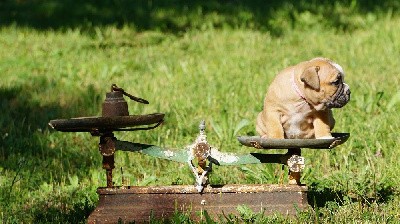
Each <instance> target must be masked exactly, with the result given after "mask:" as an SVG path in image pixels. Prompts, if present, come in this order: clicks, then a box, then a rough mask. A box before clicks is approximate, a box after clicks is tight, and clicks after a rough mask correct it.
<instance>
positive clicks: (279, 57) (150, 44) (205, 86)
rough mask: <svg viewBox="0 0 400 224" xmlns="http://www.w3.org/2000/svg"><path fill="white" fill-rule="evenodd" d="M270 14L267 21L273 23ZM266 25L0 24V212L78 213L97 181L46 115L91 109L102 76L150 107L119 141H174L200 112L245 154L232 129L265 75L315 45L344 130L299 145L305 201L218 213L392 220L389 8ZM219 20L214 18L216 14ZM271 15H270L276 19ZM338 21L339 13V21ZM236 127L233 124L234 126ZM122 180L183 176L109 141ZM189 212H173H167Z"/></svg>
mask: <svg viewBox="0 0 400 224" xmlns="http://www.w3.org/2000/svg"><path fill="white" fill-rule="evenodd" d="M285 16H286V15H283V17H279V16H277V17H274V18H278V19H277V20H271V21H272V22H274V23H271V24H272V25H273V26H272V25H271V26H272V27H279V26H278V25H276V24H280V23H281V22H282V23H284V20H283V19H282V18H285ZM296 16H297V17H296V18H297V19H296V23H295V25H288V24H286V25H285V24H283V25H282V26H280V27H281V29H279V32H276V30H275V31H274V32H270V31H269V29H272V28H271V27H266V28H265V29H257V28H252V26H250V25H248V24H247V25H246V24H245V25H244V26H243V27H241V26H237V27H234V26H229V24H228V25H227V26H221V27H215V26H213V22H214V23H216V22H215V21H214V19H211V20H209V18H208V20H207V21H211V22H210V23H204V24H206V25H204V26H195V27H194V28H188V29H185V30H184V31H179V32H178V31H177V32H169V31H164V30H163V29H144V30H138V29H137V28H135V27H133V26H129V25H125V26H119V25H118V26H117V25H107V26H90V27H70V28H68V27H67V28H64V29H36V28H32V27H30V26H19V25H18V24H11V25H4V26H2V27H1V28H0V77H1V82H0V106H1V108H0V127H1V131H0V220H1V221H2V222H3V223H40V222H51V223H60V222H70V223H78V222H85V220H86V218H87V216H88V215H89V214H90V212H91V211H92V210H93V209H94V207H95V206H96V203H97V195H96V188H97V187H99V186H105V175H104V172H103V170H102V168H101V156H100V153H99V152H98V148H97V139H96V138H93V137H91V136H90V134H88V133H59V132H55V131H53V130H50V129H49V127H48V126H47V123H48V121H49V120H51V119H57V118H70V117H79V116H97V115H100V114H101V103H102V101H103V100H104V98H105V92H107V91H109V88H110V85H111V84H112V83H116V84H118V85H119V86H121V87H123V88H124V89H125V90H126V91H127V92H129V93H131V94H133V95H136V96H139V97H142V98H145V99H147V100H149V101H150V104H149V105H141V104H137V103H135V102H129V106H130V114H145V113H154V112H162V113H165V114H166V117H165V124H163V125H162V126H161V127H159V128H157V129H155V130H152V131H146V132H130V133H118V134H117V137H118V138H119V139H121V140H128V141H135V142H141V143H147V144H155V145H159V146H162V147H168V148H176V149H181V148H183V147H184V146H186V145H189V144H191V143H192V141H193V140H194V139H195V137H196V135H197V133H198V129H197V127H198V124H199V121H200V120H202V119H204V120H206V123H207V133H208V140H209V142H210V143H211V144H212V145H214V146H216V147H218V148H219V149H220V150H221V151H224V152H240V153H246V152H254V150H252V149H250V148H246V147H242V146H241V145H240V144H239V143H238V142H237V141H236V138H235V135H255V134H256V133H255V127H254V120H255V117H256V115H257V113H258V112H259V111H260V110H261V108H262V102H263V97H264V94H265V91H266V88H267V86H268V84H269V83H270V82H271V80H272V78H273V77H274V75H275V74H276V73H277V72H278V71H279V70H281V69H283V68H285V67H286V66H289V65H292V64H295V63H298V62H300V61H304V60H308V59H310V58H313V57H316V56H324V57H328V58H331V59H333V60H335V61H336V62H338V63H339V64H341V65H342V67H343V68H344V69H345V72H346V78H345V80H346V82H347V83H348V84H349V85H350V87H351V90H352V95H351V101H350V103H349V104H348V105H347V106H345V107H344V108H343V109H339V110H335V111H334V116H335V118H336V120H337V125H336V127H335V130H334V131H336V132H350V133H351V137H350V139H349V140H348V142H347V143H346V144H344V145H341V146H339V147H337V148H335V149H333V150H326V151H325V150H324V151H321V150H319V151H315V150H308V151H307V150H304V153H303V155H304V157H305V158H306V169H305V171H304V173H303V176H302V182H304V183H305V184H307V185H308V186H309V188H310V193H309V194H310V199H309V201H310V202H311V203H312V208H311V209H310V210H309V211H304V212H301V213H299V214H298V216H297V217H291V218H288V217H281V216H265V215H262V214H252V213H250V212H248V211H247V210H246V209H243V208H240V210H241V212H242V213H241V214H242V215H241V216H238V217H235V218H232V219H225V222H227V223H232V222H238V223H241V222H250V223H251V222H255V223H259V222H283V223H288V222H292V223H298V222H301V223H310V222H316V223H331V222H334V223H398V222H400V215H399V214H400V188H399V186H400V181H399V178H398V174H399V172H400V166H399V164H398V158H400V145H399V142H400V137H399V135H398V134H397V132H398V131H399V129H400V119H399V116H398V114H397V113H398V112H399V109H400V91H399V85H400V72H399V58H400V41H399V40H400V16H398V15H397V14H396V13H394V12H392V11H390V10H389V11H383V12H380V13H366V14H354V15H353V16H352V17H351V18H352V19H354V20H352V22H353V23H349V24H350V25H354V27H352V26H349V27H352V28H351V29H343V26H338V27H334V26H327V24H323V23H322V24H321V23H319V21H320V20H321V17H318V16H316V17H314V16H313V14H311V13H310V12H307V11H305V12H302V13H298V14H297V15H296ZM223 18H225V17H223ZM279 18H281V19H282V21H280V20H279ZM346 24H347V23H346ZM243 120H248V121H249V125H247V126H246V127H244V128H243V129H240V131H239V132H238V133H236V132H235V130H236V127H237V126H238V124H239V123H240V122H241V121H243ZM116 167H117V169H116V172H115V178H114V179H115V182H116V185H120V184H121V174H120V173H119V172H118V170H119V169H120V167H122V168H123V169H124V173H125V175H126V176H127V177H128V178H129V181H130V183H131V184H132V185H141V186H143V185H170V184H173V183H179V184H192V183H193V179H192V175H191V173H190V171H189V169H188V168H187V167H182V165H181V164H178V163H173V162H168V161H162V160H159V159H154V158H150V157H148V156H145V155H141V154H135V153H126V152H117V156H116ZM280 172H281V167H280V166H278V165H247V166H238V167H215V169H214V172H213V174H212V176H211V182H212V183H213V184H224V183H278V181H279V176H280ZM182 221H185V222H190V221H189V220H187V219H186V218H185V217H184V215H182V217H181V216H179V215H177V217H175V219H173V220H172V222H176V223H179V222H182Z"/></svg>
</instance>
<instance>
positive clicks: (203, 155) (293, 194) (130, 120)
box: [49, 84, 350, 223]
mask: <svg viewBox="0 0 400 224" xmlns="http://www.w3.org/2000/svg"><path fill="white" fill-rule="evenodd" d="M124 95H125V96H127V97H129V98H130V99H131V100H134V101H137V102H140V103H144V104H148V101H146V100H144V99H141V98H138V97H135V96H132V95H130V94H128V93H126V92H125V91H124V90H123V89H122V88H119V87H118V86H116V85H115V84H113V85H112V86H111V91H110V92H108V93H106V99H105V101H104V102H103V105H102V116H101V117H80V118H71V119H57V120H51V121H50V122H49V125H50V127H51V128H53V129H55V130H57V131H62V132H89V133H90V134H91V135H92V136H95V137H99V140H100V141H99V151H100V153H101V155H102V156H103V162H102V163H103V169H105V171H106V178H107V186H106V187H100V188H98V189H97V193H98V195H99V202H98V205H97V207H96V208H95V210H94V211H93V212H92V213H91V214H90V216H89V218H88V223H117V222H121V221H122V222H133V221H134V222H136V223H142V222H149V220H150V217H151V218H155V219H161V218H166V219H168V218H170V217H172V215H173V214H174V213H175V212H176V211H179V212H183V213H188V212H189V213H190V214H191V217H192V218H193V219H199V215H198V214H199V213H200V214H203V212H205V211H207V214H208V215H210V216H211V217H218V215H222V214H236V215H237V214H238V211H237V207H238V206H241V205H245V206H247V207H248V208H250V209H252V210H253V211H254V212H260V211H264V212H265V214H273V213H281V214H283V215H295V214H296V212H297V211H298V210H303V209H305V208H307V207H308V206H309V204H308V199H307V191H308V188H307V186H306V185H304V184H301V183H300V177H301V172H302V170H303V169H304V166H305V163H304V157H302V156H301V148H309V149H332V148H334V147H336V146H337V145H340V144H342V143H344V142H346V141H347V139H348V138H349V136H350V134H348V133H333V134H332V135H333V138H332V139H264V138H261V137H259V136H239V137H238V140H239V142H240V143H241V144H243V145H245V146H248V147H253V148H256V149H259V150H260V151H261V150H265V149H287V150H288V151H287V153H285V154H264V153H250V154H241V155H239V154H234V153H224V152H220V151H218V150H217V149H216V148H214V147H212V146H211V145H210V144H209V143H208V142H207V136H206V133H205V122H204V121H201V122H200V125H199V135H198V136H197V138H196V139H195V141H194V143H193V144H191V145H189V146H187V147H186V148H185V149H183V150H169V149H163V148H160V147H158V146H155V145H147V144H141V143H133V142H128V141H120V140H118V139H117V138H116V137H115V136H114V134H113V132H115V131H140V130H150V129H154V128H156V127H158V126H159V125H160V124H161V123H162V122H163V120H164V114H162V113H154V114H146V115H129V112H128V104H127V102H126V101H125V99H124V97H123V96H124ZM116 150H122V151H129V152H139V153H143V154H147V155H149V156H153V157H157V158H161V159H167V160H170V161H175V162H180V163H185V164H187V165H188V166H189V167H190V170H191V171H192V173H193V176H194V179H195V183H194V184H193V185H171V186H146V187H142V186H114V184H113V169H114V168H115V163H114V153H115V151H116ZM261 163H278V164H282V165H285V166H288V168H289V175H288V176H289V180H288V184H226V185H213V184H212V183H210V182H209V179H208V174H209V173H210V172H211V170H212V166H213V165H214V166H215V165H219V166H225V165H230V166H233V165H244V164H261Z"/></svg>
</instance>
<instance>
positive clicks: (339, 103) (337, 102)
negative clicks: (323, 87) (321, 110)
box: [326, 83, 350, 108]
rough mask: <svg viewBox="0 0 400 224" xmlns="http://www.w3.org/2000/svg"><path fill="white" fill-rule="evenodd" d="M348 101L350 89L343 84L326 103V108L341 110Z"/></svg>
mask: <svg viewBox="0 0 400 224" xmlns="http://www.w3.org/2000/svg"><path fill="white" fill-rule="evenodd" d="M349 100H350V87H349V86H348V85H347V84H346V83H343V84H342V85H341V86H340V87H339V88H338V89H337V91H336V93H335V94H334V95H333V96H332V99H331V100H329V101H328V102H326V106H327V107H328V108H341V107H343V106H344V105H346V104H347V102H349Z"/></svg>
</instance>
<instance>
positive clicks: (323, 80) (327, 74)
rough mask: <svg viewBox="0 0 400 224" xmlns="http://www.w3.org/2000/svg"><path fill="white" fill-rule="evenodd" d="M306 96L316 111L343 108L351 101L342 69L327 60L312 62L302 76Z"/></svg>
mask: <svg viewBox="0 0 400 224" xmlns="http://www.w3.org/2000/svg"><path fill="white" fill-rule="evenodd" d="M300 78H301V81H302V82H303V83H304V88H305V94H306V96H307V97H308V99H309V100H310V102H311V103H312V104H313V105H314V108H315V109H316V110H324V109H325V108H341V107H343V106H344V105H346V104H347V102H349V100H350V88H349V86H348V85H347V84H346V83H344V71H343V69H342V67H341V66H340V65H338V64H336V63H334V62H332V61H329V60H325V59H316V60H312V61H310V62H309V63H308V65H307V66H306V67H305V69H304V71H303V73H302V74H301V76H300Z"/></svg>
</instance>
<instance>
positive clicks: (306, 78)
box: [300, 66, 320, 90]
mask: <svg viewBox="0 0 400 224" xmlns="http://www.w3.org/2000/svg"><path fill="white" fill-rule="evenodd" d="M319 70H320V68H319V66H311V67H308V68H306V69H305V70H304V71H303V73H302V74H301V76H300V80H301V81H302V82H304V83H305V84H306V85H308V86H310V87H311V88H312V89H314V90H319V87H320V86H319V76H318V71H319Z"/></svg>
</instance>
